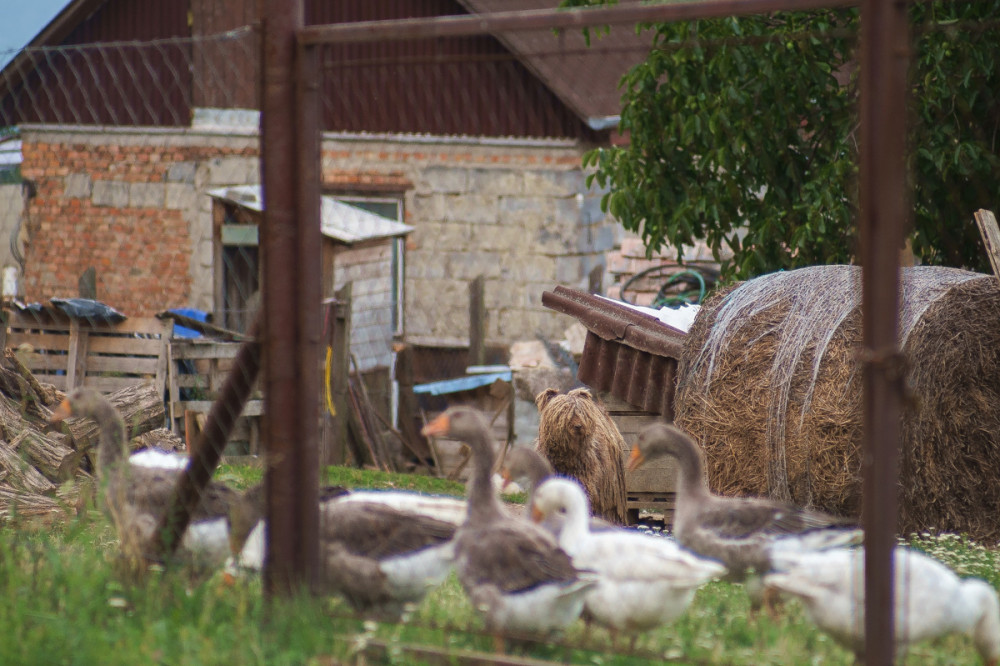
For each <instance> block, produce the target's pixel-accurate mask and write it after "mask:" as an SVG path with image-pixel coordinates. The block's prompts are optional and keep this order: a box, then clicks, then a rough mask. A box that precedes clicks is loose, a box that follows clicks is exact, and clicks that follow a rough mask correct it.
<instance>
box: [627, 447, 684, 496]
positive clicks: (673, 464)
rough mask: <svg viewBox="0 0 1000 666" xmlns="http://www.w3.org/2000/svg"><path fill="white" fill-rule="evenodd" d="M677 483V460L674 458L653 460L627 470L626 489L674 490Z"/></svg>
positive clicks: (641, 490)
mask: <svg viewBox="0 0 1000 666" xmlns="http://www.w3.org/2000/svg"><path fill="white" fill-rule="evenodd" d="M626 455H627V454H626ZM676 483H677V461H675V460H674V459H673V458H661V459H659V460H651V461H649V462H647V463H646V464H645V465H643V466H642V467H640V468H639V469H637V470H635V471H634V472H625V490H626V491H629V492H632V491H635V492H673V490H674V486H675V485H676Z"/></svg>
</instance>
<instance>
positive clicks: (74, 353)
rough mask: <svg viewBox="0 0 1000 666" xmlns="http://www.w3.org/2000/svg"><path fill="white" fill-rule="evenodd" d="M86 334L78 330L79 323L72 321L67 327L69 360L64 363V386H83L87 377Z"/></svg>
mask: <svg viewBox="0 0 1000 666" xmlns="http://www.w3.org/2000/svg"><path fill="white" fill-rule="evenodd" d="M86 364H87V333H86V332H85V331H81V330H80V323H79V322H78V321H77V320H75V319H74V320H73V321H71V322H70V325H69V358H68V360H67V361H66V375H67V378H66V385H67V386H69V387H70V388H76V387H77V386H80V385H81V384H83V378H84V377H86V375H87V365H86Z"/></svg>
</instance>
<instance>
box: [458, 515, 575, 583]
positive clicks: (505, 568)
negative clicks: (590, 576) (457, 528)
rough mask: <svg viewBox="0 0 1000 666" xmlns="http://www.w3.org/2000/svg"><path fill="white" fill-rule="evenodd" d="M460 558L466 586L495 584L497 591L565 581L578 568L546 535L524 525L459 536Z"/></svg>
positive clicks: (567, 580) (498, 527) (571, 577)
mask: <svg viewBox="0 0 1000 666" xmlns="http://www.w3.org/2000/svg"><path fill="white" fill-rule="evenodd" d="M459 547H460V549H461V553H462V557H463V559H465V560H466V561H467V562H468V563H469V565H468V566H466V567H464V575H463V578H464V579H465V580H464V581H463V582H465V583H466V584H467V585H469V584H471V585H473V586H478V585H495V586H496V587H497V588H498V589H499V590H500V591H501V592H504V593H512V592H523V591H527V590H530V589H533V588H536V587H538V586H540V585H546V584H553V583H569V582H572V581H574V580H576V579H577V578H578V575H579V573H580V572H579V571H578V570H577V569H576V567H574V566H573V562H572V560H571V559H570V557H569V555H567V554H566V553H565V552H563V550H562V549H560V548H559V547H558V546H556V545H555V544H554V543H553V542H552V541H551V540H550V539H549V538H548V536H547V535H544V534H543V535H539V534H537V533H536V531H535V530H534V529H533V526H532V525H530V524H528V525H512V524H509V523H507V524H502V525H493V526H490V528H489V529H480V530H472V531H470V532H468V533H466V534H464V535H463V537H462V541H461V545H460V546H459Z"/></svg>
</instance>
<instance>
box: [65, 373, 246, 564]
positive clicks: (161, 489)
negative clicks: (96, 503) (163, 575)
mask: <svg viewBox="0 0 1000 666" xmlns="http://www.w3.org/2000/svg"><path fill="white" fill-rule="evenodd" d="M70 417H80V418H89V419H92V420H93V421H94V422H95V423H97V426H98V445H97V464H96V471H97V481H98V483H99V484H100V485H99V487H100V490H101V492H100V494H99V497H100V504H101V508H102V509H103V510H104V511H105V513H107V514H108V515H109V517H110V518H111V520H112V522H113V523H114V525H115V529H116V531H117V533H118V537H119V540H120V542H121V546H122V551H123V553H124V554H125V555H126V556H129V557H136V558H138V557H145V556H147V555H148V554H149V553H148V550H147V544H148V543H149V541H150V539H151V538H152V536H153V534H154V532H155V530H156V528H157V525H158V524H159V521H160V518H161V516H162V515H163V511H164V509H165V508H166V506H167V505H168V503H169V502H170V501H171V499H172V498H173V495H174V490H175V487H176V484H177V479H178V477H179V476H180V474H182V473H183V468H178V467H176V466H171V467H164V466H148V465H144V464H133V463H132V462H131V461H130V459H129V457H128V455H127V451H128V443H127V442H128V440H127V439H126V436H125V432H126V431H125V422H124V420H123V419H122V416H121V413H119V411H118V410H117V409H116V408H115V406H114V405H113V404H111V402H110V401H109V400H108V399H107V398H106V397H105V396H104V395H102V394H101V393H100V392H98V391H96V390H95V389H93V388H88V387H79V388H75V389H73V390H72V391H70V392H69V393H67V394H66V397H65V399H64V400H63V401H62V402H61V403H60V404H59V405H58V406H57V407H56V409H55V410H54V411H53V413H52V416H51V418H50V422H51V423H59V422H62V421H64V420H65V419H67V418H70ZM239 497H240V492H239V491H237V490H235V489H233V488H230V487H229V486H227V485H225V484H223V483H219V482H210V483H209V484H208V485H207V486H206V487H205V489H204V492H203V493H202V497H201V502H200V503H199V504H198V506H197V508H196V509H195V511H194V513H193V515H192V516H191V522H190V524H189V525H188V528H187V530H186V531H185V533H184V536H183V537H182V539H181V544H180V550H181V552H182V554H184V555H185V556H186V557H187V558H189V559H190V560H191V561H192V562H194V563H196V564H202V565H205V566H212V567H214V566H218V565H220V564H222V563H223V562H224V560H225V558H226V556H227V555H228V553H229V539H228V525H227V514H228V512H229V510H230V507H231V506H233V504H234V503H235V502H237V501H238V499H239Z"/></svg>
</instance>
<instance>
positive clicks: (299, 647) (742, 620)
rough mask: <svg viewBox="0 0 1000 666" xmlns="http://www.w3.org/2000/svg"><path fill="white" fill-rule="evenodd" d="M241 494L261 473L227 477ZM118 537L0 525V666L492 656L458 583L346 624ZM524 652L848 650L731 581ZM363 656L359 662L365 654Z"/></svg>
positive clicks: (737, 660)
mask: <svg viewBox="0 0 1000 666" xmlns="http://www.w3.org/2000/svg"><path fill="white" fill-rule="evenodd" d="M220 475H221V477H222V478H224V479H226V480H227V481H229V482H231V483H233V485H238V486H245V485H247V484H249V483H253V482H254V481H255V480H257V479H259V476H260V473H259V470H253V469H251V468H224V469H222V470H220ZM325 481H326V482H328V483H336V484H343V485H348V486H375V487H394V488H414V489H419V490H427V491H431V492H437V493H448V494H461V492H462V487H461V485H460V484H454V483H447V482H443V481H441V480H438V479H430V478H428V477H417V476H403V475H385V474H377V473H372V472H359V471H357V470H343V469H337V468H332V469H331V470H330V471H329V473H328V474H327V475H326V479H325ZM914 540H915V542H916V543H917V545H918V546H920V547H922V548H924V549H926V550H929V551H931V552H932V553H933V554H934V555H935V556H937V557H939V558H940V559H943V560H945V561H946V562H948V563H949V564H950V565H952V566H953V567H955V568H957V569H958V570H959V571H960V572H961V573H963V574H967V575H976V576H980V577H984V578H987V579H988V580H989V581H990V582H991V583H993V584H994V585H997V584H998V583H1000V579H998V574H997V571H998V569H997V564H998V560H997V551H995V550H993V549H989V548H984V547H982V546H980V545H977V544H974V543H971V542H969V541H968V540H965V539H961V538H959V537H955V536H952V535H941V536H933V535H924V536H916V537H914ZM116 555H117V548H116V543H115V539H114V537H113V535H112V533H111V530H110V528H109V526H108V524H107V522H106V521H105V520H104V518H103V517H102V516H101V515H100V514H99V513H98V512H97V511H95V510H88V511H84V512H83V513H82V514H81V515H79V516H70V517H65V518H61V519H56V520H48V521H41V520H37V519H36V520H18V519H16V518H15V519H14V520H12V521H10V522H9V523H8V524H6V525H4V526H3V527H0V587H2V588H3V589H4V590H5V591H6V598H7V602H6V603H5V604H0V663H3V664H8V663H10V664H14V663H18V664H64V663H65V664H217V663H239V664H317V665H327V664H336V663H341V662H349V663H353V662H358V661H364V663H369V664H371V663H399V664H413V663H419V662H420V661H422V659H419V658H417V657H415V656H414V654H413V653H412V652H411V651H409V650H407V649H405V646H408V645H411V644H416V645H423V646H431V647H437V648H444V649H446V650H448V651H451V652H452V653H457V652H459V651H461V650H484V651H490V650H491V646H492V642H491V639H490V637H489V636H486V635H484V634H483V633H482V632H481V626H482V625H481V622H480V620H479V618H478V617H477V616H476V614H475V612H474V611H473V609H472V608H471V607H470V605H469V603H468V601H467V600H466V598H465V596H464V594H463V593H462V590H461V588H460V587H459V585H458V583H457V581H455V580H454V578H452V579H451V580H449V581H448V582H447V583H446V584H445V585H443V586H441V587H440V588H438V589H437V590H435V591H434V592H432V593H431V594H430V595H429V596H428V598H427V599H426V600H425V601H424V603H423V604H421V606H420V607H419V608H417V609H416V611H415V612H414V613H413V615H412V617H410V618H409V619H408V622H407V623H405V624H400V625H397V624H378V623H374V622H366V621H362V620H360V619H358V618H355V617H354V616H352V615H351V614H350V612H349V609H348V608H347V607H346V606H345V605H344V604H343V603H342V602H340V601H339V600H337V599H314V598H310V597H308V596H305V595H304V596H302V597H301V598H297V599H295V600H292V601H289V602H281V601H276V602H274V603H273V604H271V605H268V604H265V603H264V601H263V600H262V595H261V586H260V583H259V581H256V580H252V579H248V580H244V581H241V582H239V583H238V584H236V585H235V586H228V585H225V584H224V583H223V581H222V579H221V576H219V575H218V573H214V572H210V573H205V574H196V573H194V572H191V571H189V570H183V569H171V570H168V571H163V570H153V571H149V572H146V573H145V574H142V575H137V574H135V573H134V572H130V571H128V570H126V569H125V568H124V567H123V566H122V565H121V563H120V561H119V560H118V559H117V557H116ZM520 650H521V652H522V653H523V654H525V656H533V657H536V658H541V659H551V660H558V661H569V662H573V663H580V664H636V663H644V662H647V661H648V662H650V663H662V662H663V661H668V662H676V663H689V664H764V663H767V664H851V663H853V657H852V655H851V654H850V653H848V652H847V651H846V650H843V649H842V648H840V647H838V646H836V645H835V644H834V643H833V642H832V641H831V640H830V639H828V638H827V637H826V636H824V635H823V634H822V633H820V632H819V631H817V630H816V629H815V628H814V627H812V626H811V625H810V624H809V622H808V621H807V620H806V619H805V616H804V615H803V613H802V610H801V608H800V607H799V606H798V605H797V604H796V603H794V602H790V603H788V604H786V606H785V608H784V611H783V613H782V614H781V615H780V616H779V617H778V619H772V618H770V617H767V616H766V615H762V616H761V617H758V618H751V617H749V614H748V603H747V599H746V594H745V592H744V591H743V590H742V588H740V587H739V586H735V585H730V584H727V583H722V582H719V583H713V584H711V585H708V586H706V587H704V588H702V589H701V590H700V591H699V592H698V595H697V596H696V598H695V601H694V603H693V604H692V607H691V608H690V609H689V611H688V612H687V613H686V614H685V615H684V616H683V617H682V618H681V619H680V620H678V622H676V623H675V624H673V625H671V626H668V627H663V628H661V629H659V630H657V631H653V632H649V633H647V634H644V635H642V636H641V637H640V638H639V640H638V642H637V644H636V645H635V646H634V648H628V647H624V646H623V647H621V649H620V650H617V651H616V650H615V649H613V645H612V641H611V637H610V636H609V634H608V633H607V632H606V631H604V630H603V629H599V628H587V627H585V626H584V624H583V622H582V621H578V622H577V623H575V624H574V625H573V626H571V627H570V629H569V630H568V631H567V633H566V635H565V636H564V638H563V639H562V640H561V641H560V642H559V644H555V645H531V646H527V647H522V648H520ZM362 654H364V655H365V658H364V659H363V660H362V659H360V655H362ZM907 661H908V663H913V664H918V663H919V664H975V663H978V662H977V659H976V656H975V651H974V650H973V648H972V643H971V641H970V640H969V639H967V638H965V637H952V638H949V639H946V640H942V641H938V642H935V643H929V644H925V645H921V646H918V647H917V648H915V649H913V650H912V651H911V652H910V654H909V655H908V659H907Z"/></svg>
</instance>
